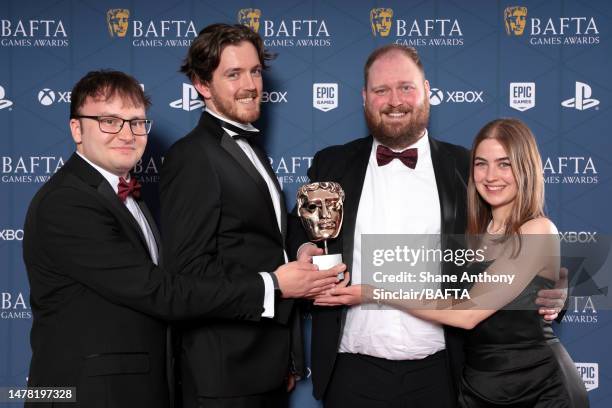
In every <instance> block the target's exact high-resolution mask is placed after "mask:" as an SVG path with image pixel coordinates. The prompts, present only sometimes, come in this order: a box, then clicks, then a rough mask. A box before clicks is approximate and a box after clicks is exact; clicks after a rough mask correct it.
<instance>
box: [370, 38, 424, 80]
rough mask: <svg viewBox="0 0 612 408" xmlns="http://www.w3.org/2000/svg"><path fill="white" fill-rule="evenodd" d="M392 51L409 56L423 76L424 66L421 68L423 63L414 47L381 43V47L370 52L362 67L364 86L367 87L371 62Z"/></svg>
mask: <svg viewBox="0 0 612 408" xmlns="http://www.w3.org/2000/svg"><path fill="white" fill-rule="evenodd" d="M393 52H399V53H401V54H404V55H405V56H407V57H408V58H410V59H411V60H412V62H414V63H415V64H416V66H417V67H418V68H419V71H421V74H423V77H425V68H423V63H422V62H421V58H420V57H419V53H418V52H417V50H416V49H415V48H413V47H407V46H405V45H400V44H387V45H383V46H382V47H378V48H376V49H375V50H374V51H372V53H371V54H370V56H369V57H368V60H367V61H366V63H365V67H364V68H363V79H364V82H363V84H364V86H366V87H367V85H368V76H369V73H370V67H371V66H372V64H374V62H376V60H377V59H379V58H381V57H383V56H385V55H387V54H391V53H393Z"/></svg>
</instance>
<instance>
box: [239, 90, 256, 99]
mask: <svg viewBox="0 0 612 408" xmlns="http://www.w3.org/2000/svg"><path fill="white" fill-rule="evenodd" d="M242 98H257V91H243V92H240V93H238V94H236V99H242Z"/></svg>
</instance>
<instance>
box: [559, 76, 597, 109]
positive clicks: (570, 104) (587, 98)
mask: <svg viewBox="0 0 612 408" xmlns="http://www.w3.org/2000/svg"><path fill="white" fill-rule="evenodd" d="M592 95H593V90H592V89H591V87H590V86H589V85H587V84H585V83H583V82H578V81H576V88H575V94H574V97H573V98H569V99H566V100H564V101H563V102H561V106H563V107H564V108H574V109H577V110H579V111H583V110H587V109H591V108H593V107H595V106H597V105H599V100H597V99H595V98H591V96H592ZM596 109H599V108H596Z"/></svg>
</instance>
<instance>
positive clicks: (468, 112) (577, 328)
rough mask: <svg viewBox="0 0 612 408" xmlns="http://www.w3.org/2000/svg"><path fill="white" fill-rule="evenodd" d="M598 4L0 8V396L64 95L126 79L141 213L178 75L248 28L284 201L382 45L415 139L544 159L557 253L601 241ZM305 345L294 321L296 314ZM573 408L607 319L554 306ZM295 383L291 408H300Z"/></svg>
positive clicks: (194, 2)
mask: <svg viewBox="0 0 612 408" xmlns="http://www.w3.org/2000/svg"><path fill="white" fill-rule="evenodd" d="M611 20H612V2H610V1H606V0H597V1H596V0H589V1H587V0H584V1H570V0H567V1H563V0H542V1H535V0H533V1H527V0H524V1H519V0H516V1H510V0H507V1H499V0H478V1H477V0H472V1H461V0H455V1H451V0H433V1H417V0H398V1H392V0H388V1H356V0H351V1H349V0H343V1H301V0H286V1H282V2H280V1H263V0H262V1H248V0H243V1H234V0H225V1H223V2H219V1H213V0H210V1H208V0H183V1H181V0H176V1H170V0H149V1H145V0H112V1H111V0H78V1H77V0H72V1H70V0H59V1H51V0H39V1H33V0H3V1H2V2H0V23H1V26H0V146H1V148H0V155H1V156H2V157H1V160H2V163H1V169H0V171H1V174H0V177H1V180H0V196H1V197H2V198H1V201H0V230H1V235H0V236H1V240H0V296H1V298H0V306H1V310H0V317H1V318H0V386H20V385H24V384H25V382H26V377H27V374H28V364H29V358H30V347H29V330H30V326H31V323H32V314H31V310H30V306H29V301H28V293H29V289H28V283H27V277H26V271H25V268H24V264H23V261H22V246H21V240H22V237H23V231H22V226H23V221H24V217H25V213H26V209H27V206H28V203H29V201H30V199H31V198H32V196H33V195H34V193H35V192H36V191H37V190H38V189H39V188H40V187H41V185H42V184H43V183H44V182H45V181H46V180H48V179H49V177H50V176H51V175H52V174H53V173H54V172H56V171H57V170H58V169H59V168H60V167H61V166H62V164H63V163H64V161H65V160H66V159H67V158H68V157H69V155H70V154H71V153H72V152H73V150H74V146H73V143H72V140H71V138H70V134H69V129H68V108H69V102H70V89H71V88H72V86H73V85H74V83H75V82H76V81H77V80H78V79H79V78H80V77H81V76H83V75H84V74H85V73H86V72H88V71H89V70H93V69H100V68H114V69H119V70H123V71H126V72H129V73H131V74H132V75H134V76H135V77H136V78H138V80H139V81H140V82H141V83H142V84H143V86H144V89H145V90H146V92H148V93H149V94H150V95H151V96H152V99H153V103H154V104H153V107H152V108H151V110H150V117H151V118H152V119H153V121H154V125H153V133H152V135H151V137H150V138H149V146H148V148H147V152H146V154H145V157H144V158H143V160H142V162H141V163H139V164H138V165H137V166H136V168H135V169H134V172H135V173H136V175H137V176H138V177H139V178H140V179H141V180H142V181H143V183H144V184H145V188H146V190H147V194H146V199H147V201H148V202H149V204H150V205H151V206H152V207H153V208H155V209H156V208H158V204H157V197H156V191H157V183H158V181H159V176H158V174H159V170H160V167H161V165H162V162H163V155H164V152H165V151H166V149H167V148H168V147H169V146H170V145H171V144H172V143H173V142H174V141H175V140H177V139H178V138H180V137H181V136H182V135H184V134H185V133H186V132H188V131H189V130H191V129H192V128H193V127H194V125H195V124H196V122H197V120H198V118H199V116H200V111H201V108H202V103H201V102H200V101H199V100H198V99H197V95H196V92H195V90H194V88H192V87H191V85H190V84H189V81H187V80H186V78H185V77H183V75H181V74H180V73H179V72H178V69H179V65H180V63H181V60H182V58H183V57H184V56H185V54H186V52H187V48H188V46H189V45H190V43H191V41H192V39H193V38H194V37H195V36H196V34H197V32H198V31H199V30H200V29H201V28H202V27H204V26H206V25H208V24H210V23H213V22H228V23H236V22H240V23H243V24H248V25H250V26H251V27H252V28H253V29H254V30H256V31H257V32H259V34H260V35H261V36H262V37H263V38H264V41H265V43H266V45H267V46H268V47H269V48H270V49H271V50H272V51H274V52H276V53H278V57H277V59H276V60H275V61H273V63H272V67H271V69H270V70H269V71H268V72H266V73H265V77H264V81H265V82H264V87H265V93H264V95H263V115H262V118H261V119H260V121H259V122H258V123H257V125H258V126H259V127H260V128H261V129H262V130H263V132H264V134H265V144H266V147H267V151H268V154H269V157H270V162H271V163H272V167H273V168H274V171H275V172H276V174H277V176H278V179H279V180H280V182H281V185H282V186H283V189H284V192H285V194H286V196H287V199H288V203H289V204H290V205H293V203H294V202H295V199H294V197H295V192H296V189H297V188H298V187H299V186H300V185H301V184H303V183H305V182H306V181H307V179H306V170H307V169H308V166H309V165H310V162H311V159H312V156H313V154H314V153H315V152H316V151H317V150H319V149H321V148H324V147H326V146H329V145H333V144H339V143H344V142H347V141H349V140H352V139H354V138H357V137H361V136H364V135H366V134H367V130H366V127H365V124H364V120H363V109H362V99H361V88H362V85H363V79H362V75H363V74H362V70H363V64H364V62H365V59H366V57H367V55H368V54H369V53H370V52H371V51H372V50H373V49H374V48H375V47H377V46H379V45H383V44H388V43H399V44H406V45H411V46H414V47H416V48H417V49H418V50H419V52H420V54H421V56H422V58H423V61H424V64H425V68H426V72H427V77H428V79H429V82H430V84H431V88H432V90H431V95H430V98H431V105H432V107H431V110H432V112H431V123H430V133H431V134H432V135H433V136H435V137H437V138H440V139H443V140H447V141H449V142H453V143H458V144H461V145H465V146H469V145H470V144H471V141H472V139H473V137H474V135H475V134H476V132H477V131H478V129H479V128H480V127H482V125H483V124H484V123H486V122H487V121H489V120H491V119H493V118H497V117H502V116H503V117H507V116H513V117H517V118H520V119H521V120H523V121H525V122H526V123H527V124H528V125H529V126H530V127H531V129H532V130H533V131H534V133H535V135H536V136H537V139H538V143H539V147H540V149H541V153H542V156H543V161H544V173H545V174H544V176H545V178H546V188H547V190H546V196H547V208H548V212H549V214H550V216H551V218H552V219H553V220H554V221H555V223H556V224H557V226H558V227H559V229H560V231H561V234H562V238H563V239H564V240H565V241H568V242H571V241H590V240H594V239H596V238H597V236H598V234H599V235H603V234H607V233H609V232H610V229H611V228H610V226H611V224H612V220H611V218H610V217H609V213H608V210H609V202H610V199H611V198H612V184H611V180H612V159H610V152H611V151H612V150H611V148H612V141H611V139H610V138H611V136H612V135H611V134H610V127H611V126H610V125H611V121H610V117H611V110H610V106H611V102H612V85H610V82H608V80H609V78H610V67H612V38H611V35H610V30H611V27H612V21H611ZM304 322H305V326H306V329H307V330H306V332H307V333H308V334H309V328H310V325H309V316H308V315H305V316H304ZM556 332H557V333H558V334H559V335H560V337H561V339H562V340H563V342H564V344H565V346H566V347H567V349H568V351H569V352H570V354H571V355H572V357H573V358H574V360H575V362H576V365H577V369H578V370H579V372H580V374H581V376H582V378H583V380H584V382H585V384H586V387H587V389H588V390H589V397H590V400H591V406H593V407H596V408H603V407H609V406H612V357H611V356H610V353H609V351H608V350H609V344H610V338H612V318H611V316H610V313H609V312H608V311H606V310H602V309H601V307H600V306H598V304H597V302H596V300H594V299H593V298H592V297H591V296H589V295H588V294H586V295H579V296H578V295H576V296H571V297H570V301H569V309H568V313H567V315H566V316H565V317H564V319H563V323H562V324H560V325H556ZM310 392H311V386H310V382H309V381H308V380H307V381H303V382H301V383H300V385H299V386H298V388H297V391H296V392H294V394H293V402H292V406H293V407H316V406H318V404H317V402H316V401H314V400H313V399H312V397H311V396H310Z"/></svg>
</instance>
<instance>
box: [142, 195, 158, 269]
mask: <svg viewBox="0 0 612 408" xmlns="http://www.w3.org/2000/svg"><path fill="white" fill-rule="evenodd" d="M136 204H138V207H140V211H142V214H143V215H144V217H145V219H146V220H147V223H148V224H149V228H150V229H151V232H152V233H153V238H155V245H156V246H157V258H158V259H157V264H158V265H161V264H162V254H163V251H162V250H161V242H162V241H161V235H160V233H159V230H158V229H157V224H156V223H155V220H154V219H153V215H152V214H151V211H149V207H148V206H147V204H146V203H145V202H144V201H142V200H136Z"/></svg>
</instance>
